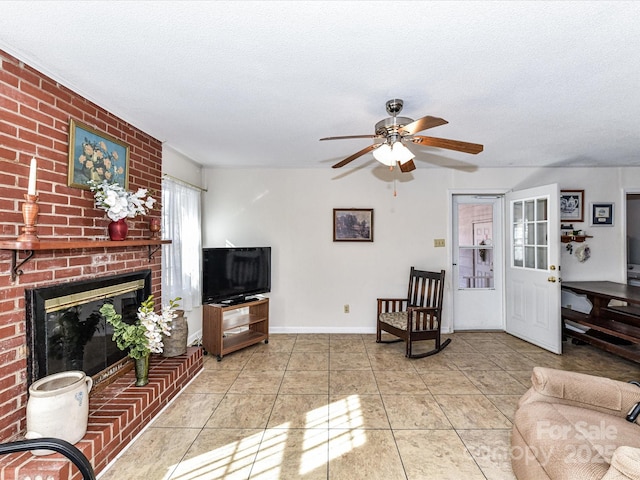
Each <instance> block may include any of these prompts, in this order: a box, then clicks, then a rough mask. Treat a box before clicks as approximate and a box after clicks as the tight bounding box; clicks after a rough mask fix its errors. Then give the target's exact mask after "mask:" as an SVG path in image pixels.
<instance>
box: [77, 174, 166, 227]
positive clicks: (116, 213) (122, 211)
mask: <svg viewBox="0 0 640 480" xmlns="http://www.w3.org/2000/svg"><path fill="white" fill-rule="evenodd" d="M87 183H88V184H89V188H90V189H91V191H92V192H93V193H94V196H95V202H96V207H97V208H101V209H102V210H104V211H105V212H107V217H109V218H110V219H111V220H113V221H114V222H117V221H118V220H122V219H123V218H134V217H136V216H138V215H145V214H146V213H147V212H148V211H149V210H150V209H151V208H153V204H154V203H156V200H155V199H154V198H152V197H151V195H148V194H147V189H146V188H139V189H138V191H137V192H136V193H133V192H128V191H127V190H125V189H124V188H122V187H121V186H120V184H118V183H109V182H108V181H107V180H103V181H102V182H96V181H95V180H89V182H87Z"/></svg>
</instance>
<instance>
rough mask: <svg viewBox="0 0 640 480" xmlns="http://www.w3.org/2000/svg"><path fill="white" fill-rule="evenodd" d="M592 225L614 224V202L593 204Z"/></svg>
mask: <svg viewBox="0 0 640 480" xmlns="http://www.w3.org/2000/svg"><path fill="white" fill-rule="evenodd" d="M591 226H593V227H598V226H601V227H612V226H613V203H592V204H591Z"/></svg>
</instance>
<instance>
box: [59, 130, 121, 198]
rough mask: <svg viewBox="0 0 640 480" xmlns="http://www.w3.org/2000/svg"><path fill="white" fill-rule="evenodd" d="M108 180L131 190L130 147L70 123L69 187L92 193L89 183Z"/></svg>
mask: <svg viewBox="0 0 640 480" xmlns="http://www.w3.org/2000/svg"><path fill="white" fill-rule="evenodd" d="M90 180H94V181H96V182H102V181H103V180H108V181H109V182H111V183H117V184H118V185H120V186H121V187H122V188H124V189H127V188H128V187H129V146H128V145H127V144H125V143H123V142H121V141H120V140H118V139H116V138H114V137H112V136H110V135H107V134H106V133H102V132H99V131H98V130H95V129H94V128H92V127H90V126H88V125H85V124H83V123H80V122H78V121H76V120H73V119H71V120H69V173H68V179H67V185H69V186H70V187H76V188H83V189H85V190H89V184H88V183H87V182H89V181H90Z"/></svg>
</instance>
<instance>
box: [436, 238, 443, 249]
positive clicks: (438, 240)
mask: <svg viewBox="0 0 640 480" xmlns="http://www.w3.org/2000/svg"><path fill="white" fill-rule="evenodd" d="M433 246H434V247H444V238H434V239H433Z"/></svg>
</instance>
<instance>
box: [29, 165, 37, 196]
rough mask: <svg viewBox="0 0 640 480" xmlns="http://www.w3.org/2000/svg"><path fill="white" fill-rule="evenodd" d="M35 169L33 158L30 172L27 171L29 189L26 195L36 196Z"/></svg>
mask: <svg viewBox="0 0 640 480" xmlns="http://www.w3.org/2000/svg"><path fill="white" fill-rule="evenodd" d="M36 168H37V163H36V159H35V157H34V158H32V159H31V170H29V189H28V190H27V195H35V194H36Z"/></svg>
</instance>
